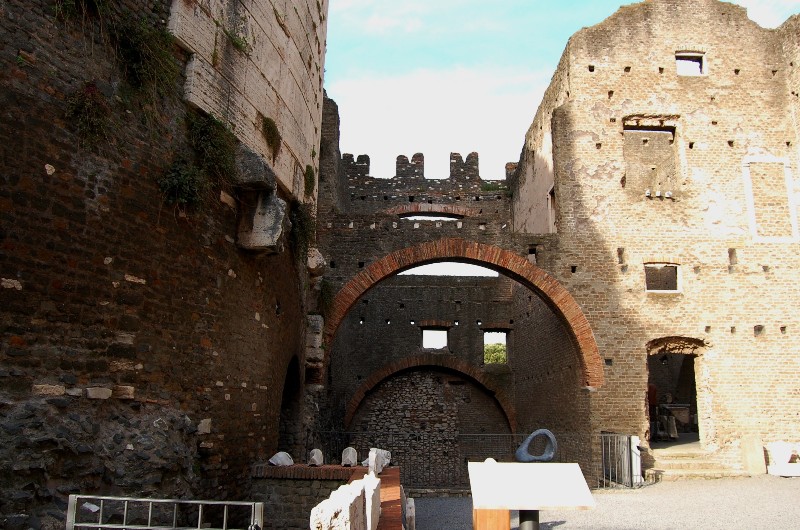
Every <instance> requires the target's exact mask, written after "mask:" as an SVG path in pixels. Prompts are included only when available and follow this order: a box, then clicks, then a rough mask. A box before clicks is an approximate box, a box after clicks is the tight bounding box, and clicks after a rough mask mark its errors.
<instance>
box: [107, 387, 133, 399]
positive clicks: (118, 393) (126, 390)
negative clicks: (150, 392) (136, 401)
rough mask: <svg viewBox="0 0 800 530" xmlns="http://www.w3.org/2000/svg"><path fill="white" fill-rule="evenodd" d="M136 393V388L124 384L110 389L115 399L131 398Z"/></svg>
mask: <svg viewBox="0 0 800 530" xmlns="http://www.w3.org/2000/svg"><path fill="white" fill-rule="evenodd" d="M135 395H136V388H135V387H132V386H126V385H117V386H115V387H114V388H113V389H112V396H113V397H115V398H117V399H133V398H134V397H135Z"/></svg>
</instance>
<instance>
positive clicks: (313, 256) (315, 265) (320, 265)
mask: <svg viewBox="0 0 800 530" xmlns="http://www.w3.org/2000/svg"><path fill="white" fill-rule="evenodd" d="M306 267H307V268H308V273H309V274H310V275H311V276H312V277H316V276H321V275H322V273H323V272H325V256H323V255H322V252H320V251H319V249H318V248H310V249H308V258H307V259H306Z"/></svg>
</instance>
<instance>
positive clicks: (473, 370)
mask: <svg viewBox="0 0 800 530" xmlns="http://www.w3.org/2000/svg"><path fill="white" fill-rule="evenodd" d="M426 367H430V368H441V369H445V370H449V371H453V372H457V373H459V374H461V375H463V376H466V377H468V378H469V379H472V380H473V381H475V382H476V383H478V384H479V385H480V386H482V387H483V388H484V389H485V390H486V391H487V392H489V394H491V395H492V396H493V397H494V399H495V400H496V401H497V404H498V405H500V409H501V410H502V411H503V414H505V416H506V420H507V421H508V426H509V427H510V429H511V432H512V433H516V432H517V412H516V409H515V408H514V405H513V402H512V400H511V399H510V398H509V396H508V394H506V392H505V390H503V389H502V388H496V387H495V385H494V384H492V383H491V382H490V381H489V380H488V378H487V377H486V376H485V375H484V374H483V372H482V371H481V370H480V369H479V368H478V367H477V366H475V365H473V364H470V363H468V362H466V361H464V360H462V359H459V358H458V357H456V356H455V355H442V354H433V353H423V354H419V355H413V356H411V357H406V358H404V359H401V360H399V361H396V362H393V363H391V364H387V365H386V366H384V367H383V368H380V369H379V370H377V371H375V372H373V373H372V374H371V375H370V376H369V377H368V378H367V379H366V380H365V381H364V382H363V383H361V386H359V387H358V389H356V391H355V393H353V396H352V397H351V398H350V401H349V402H348V403H347V408H346V409H345V414H344V425H345V427H350V423H351V422H352V421H353V418H354V417H355V414H356V411H357V410H358V407H360V406H361V403H362V402H363V401H364V398H366V397H367V395H368V394H369V393H370V392H371V391H372V390H373V389H374V388H375V387H377V386H378V385H379V384H380V383H382V382H383V381H386V380H387V379H389V378H390V377H392V376H394V375H396V374H398V373H400V372H404V371H407V370H411V369H413V368H426Z"/></svg>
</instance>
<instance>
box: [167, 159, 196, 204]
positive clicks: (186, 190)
mask: <svg viewBox="0 0 800 530" xmlns="http://www.w3.org/2000/svg"><path fill="white" fill-rule="evenodd" d="M158 186H159V188H160V189H161V194H162V195H163V196H164V202H166V203H167V204H173V205H175V206H177V207H178V208H183V207H186V206H194V205H197V204H199V203H200V202H202V201H203V199H204V197H205V196H206V193H207V191H208V188H209V182H208V178H207V177H206V175H205V174H204V173H203V171H202V170H201V169H200V168H198V167H197V166H195V165H194V164H192V163H191V162H190V161H188V160H186V159H183V158H179V159H178V160H176V161H175V162H173V163H172V166H170V168H169V169H168V170H167V172H166V173H165V174H164V176H163V177H161V179H159V181H158Z"/></svg>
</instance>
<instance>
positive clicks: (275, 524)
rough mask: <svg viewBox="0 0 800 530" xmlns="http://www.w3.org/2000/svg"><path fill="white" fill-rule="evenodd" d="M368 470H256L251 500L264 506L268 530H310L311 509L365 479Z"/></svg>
mask: <svg viewBox="0 0 800 530" xmlns="http://www.w3.org/2000/svg"><path fill="white" fill-rule="evenodd" d="M367 472H368V469H367V468H366V467H360V466H359V467H341V466H321V467H309V466H305V465H294V466H287V467H273V466H267V465H263V466H262V465H259V466H256V467H255V468H254V469H253V488H252V492H251V495H250V498H251V499H252V500H253V501H255V502H263V503H265V507H264V528H265V530H308V526H309V515H310V514H311V510H312V509H313V508H314V506H316V505H317V504H319V503H320V502H322V501H323V500H324V499H326V498H328V497H329V496H330V494H331V493H332V492H333V491H334V490H336V489H337V488H338V487H339V486H341V485H342V484H347V483H348V482H350V481H351V480H355V479H358V478H360V477H363V476H364V475H365V474H366V473H367Z"/></svg>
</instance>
